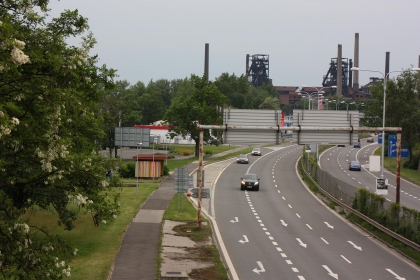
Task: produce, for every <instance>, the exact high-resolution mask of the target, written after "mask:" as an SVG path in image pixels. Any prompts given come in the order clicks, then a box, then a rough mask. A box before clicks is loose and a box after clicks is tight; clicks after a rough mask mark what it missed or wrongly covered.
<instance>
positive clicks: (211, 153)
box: [204, 151, 213, 157]
mask: <svg viewBox="0 0 420 280" xmlns="http://www.w3.org/2000/svg"><path fill="white" fill-rule="evenodd" d="M204 155H205V156H206V157H209V156H211V155H213V152H212V151H204Z"/></svg>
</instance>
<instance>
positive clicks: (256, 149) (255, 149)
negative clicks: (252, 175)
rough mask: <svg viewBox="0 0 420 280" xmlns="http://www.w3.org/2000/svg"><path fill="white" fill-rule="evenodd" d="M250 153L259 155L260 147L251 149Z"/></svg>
mask: <svg viewBox="0 0 420 280" xmlns="http://www.w3.org/2000/svg"><path fill="white" fill-rule="evenodd" d="M251 155H253V156H260V155H261V149H260V148H254V149H252V152H251Z"/></svg>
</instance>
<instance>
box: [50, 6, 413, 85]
mask: <svg viewBox="0 0 420 280" xmlns="http://www.w3.org/2000/svg"><path fill="white" fill-rule="evenodd" d="M50 8H51V9H52V11H51V15H58V14H59V13H60V12H62V11H64V10H65V9H70V10H74V9H78V11H79V14H81V15H82V16H84V17H87V18H88V19H89V25H90V30H91V31H92V32H93V34H94V35H95V37H96V39H97V41H98V44H97V45H96V47H95V49H94V50H93V51H92V53H91V54H92V55H93V54H98V55H99V58H100V61H99V64H100V65H102V64H106V65H107V67H110V68H114V69H117V70H118V74H119V76H120V77H119V78H118V80H127V81H128V82H130V84H135V83H136V82H138V81H141V82H143V83H145V84H147V83H148V82H149V81H150V80H154V81H155V80H158V79H168V80H172V79H178V78H185V77H189V76H190V75H191V74H196V75H200V76H201V75H202V74H203V72H204V48H205V44H206V43H209V47H210V48H209V49H210V58H209V66H210V67H209V69H210V70H209V73H210V75H209V76H210V80H214V79H215V78H216V77H219V76H220V75H221V74H222V73H224V72H227V73H229V74H232V73H235V74H236V75H237V76H240V75H241V74H244V72H245V62H246V54H250V55H253V54H268V55H269V59H270V72H269V75H270V78H271V79H272V80H273V84H274V85H275V86H302V85H308V86H321V84H322V80H323V76H324V75H326V74H327V71H328V69H329V63H330V61H331V58H335V57H337V47H338V45H339V44H341V45H342V50H343V52H342V56H343V58H349V59H353V56H354V37H355V33H359V46H360V54H359V66H360V68H363V69H369V70H375V71H380V72H384V71H385V53H386V52H390V71H398V70H401V69H406V68H411V66H412V65H414V66H415V67H417V66H418V61H419V55H420V35H419V30H420V16H419V11H420V1H419V0H398V1H397V0H393V1H391V0H335V1H332V0H289V1H281V0H253V1H250V0H223V1H222V0H208V1H200V0H166V1H161V0H148V1H144V0H118V1H115V0H61V1H59V2H58V1H57V0H51V3H50ZM391 76H393V75H392V74H391ZM369 77H382V76H381V74H379V73H378V74H376V73H368V72H361V73H360V75H359V82H360V84H361V85H363V84H366V83H367V82H368V81H369Z"/></svg>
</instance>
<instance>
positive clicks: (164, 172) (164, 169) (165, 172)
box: [163, 164, 169, 175]
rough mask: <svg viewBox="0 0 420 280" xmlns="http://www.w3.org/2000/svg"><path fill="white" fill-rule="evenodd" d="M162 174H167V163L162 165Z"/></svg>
mask: <svg viewBox="0 0 420 280" xmlns="http://www.w3.org/2000/svg"><path fill="white" fill-rule="evenodd" d="M163 175H169V167H168V165H167V164H165V165H164V166H163Z"/></svg>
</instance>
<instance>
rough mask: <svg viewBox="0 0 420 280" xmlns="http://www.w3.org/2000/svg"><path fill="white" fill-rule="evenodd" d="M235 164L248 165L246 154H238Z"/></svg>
mask: <svg viewBox="0 0 420 280" xmlns="http://www.w3.org/2000/svg"><path fill="white" fill-rule="evenodd" d="M236 162H237V163H246V164H248V162H249V160H248V155H246V154H240V155H239V156H238V158H237V159H236Z"/></svg>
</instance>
